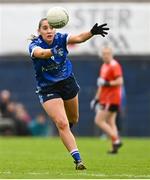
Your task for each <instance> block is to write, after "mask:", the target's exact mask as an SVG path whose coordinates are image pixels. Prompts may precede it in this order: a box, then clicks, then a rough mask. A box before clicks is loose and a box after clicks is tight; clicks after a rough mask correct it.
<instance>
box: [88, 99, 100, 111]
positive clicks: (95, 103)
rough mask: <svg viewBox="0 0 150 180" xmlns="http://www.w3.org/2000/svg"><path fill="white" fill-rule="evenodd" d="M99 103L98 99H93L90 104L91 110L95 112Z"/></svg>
mask: <svg viewBox="0 0 150 180" xmlns="http://www.w3.org/2000/svg"><path fill="white" fill-rule="evenodd" d="M98 103H99V101H98V99H95V98H94V99H93V100H92V101H91V102H90V108H91V109H92V110H93V109H95V107H96V105H97V104H98Z"/></svg>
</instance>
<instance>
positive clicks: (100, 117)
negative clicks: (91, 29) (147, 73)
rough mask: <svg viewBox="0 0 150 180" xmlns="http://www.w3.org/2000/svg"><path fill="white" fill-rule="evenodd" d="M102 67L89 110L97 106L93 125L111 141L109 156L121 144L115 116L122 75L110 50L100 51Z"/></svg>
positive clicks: (119, 98) (119, 100) (119, 99)
mask: <svg viewBox="0 0 150 180" xmlns="http://www.w3.org/2000/svg"><path fill="white" fill-rule="evenodd" d="M102 60H103V65H102V66H101V68H100V74H99V77H98V79H97V85H98V90H97V93H96V95H95V98H94V99H93V100H92V101H91V108H95V107H96V106H97V105H98V106H99V108H97V110H96V117H95V123H96V125H97V126H98V127H99V128H101V129H102V130H103V131H104V132H105V133H106V134H107V135H108V136H109V137H110V139H111V141H112V150H111V151H109V153H111V154H116V153H117V152H118V149H119V148H120V147H121V145H122V143H121V140H120V137H119V134H118V129H117V126H116V116H117V112H118V110H119V106H120V103H121V87H122V84H123V74H122V68H121V66H120V64H119V63H118V62H117V61H116V60H115V59H114V58H113V53H112V49H111V48H109V47H105V48H103V50H102Z"/></svg>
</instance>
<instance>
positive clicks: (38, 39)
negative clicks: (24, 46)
mask: <svg viewBox="0 0 150 180" xmlns="http://www.w3.org/2000/svg"><path fill="white" fill-rule="evenodd" d="M42 43H43V40H42V38H41V37H40V36H37V37H34V38H33V39H32V40H31V42H30V44H29V46H33V45H38V46H40V45H41V44H42Z"/></svg>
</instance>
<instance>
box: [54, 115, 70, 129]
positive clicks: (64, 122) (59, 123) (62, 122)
mask: <svg viewBox="0 0 150 180" xmlns="http://www.w3.org/2000/svg"><path fill="white" fill-rule="evenodd" d="M56 126H57V128H58V129H60V130H63V129H66V128H67V127H69V124H68V122H67V120H66V119H65V118H63V117H62V118H60V119H59V120H58V121H57V123H56Z"/></svg>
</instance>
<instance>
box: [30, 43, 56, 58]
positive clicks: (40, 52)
mask: <svg viewBox="0 0 150 180" xmlns="http://www.w3.org/2000/svg"><path fill="white" fill-rule="evenodd" d="M58 50H59V48H58V46H55V47H53V48H51V49H43V48H40V47H36V48H35V49H34V51H33V55H32V56H33V57H36V58H40V59H48V58H50V57H51V56H59V51H58Z"/></svg>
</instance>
